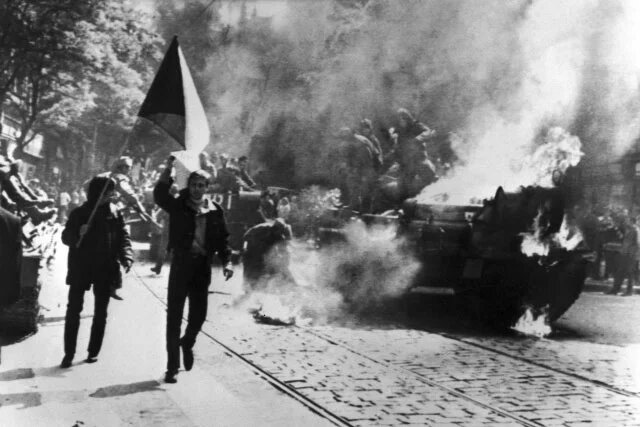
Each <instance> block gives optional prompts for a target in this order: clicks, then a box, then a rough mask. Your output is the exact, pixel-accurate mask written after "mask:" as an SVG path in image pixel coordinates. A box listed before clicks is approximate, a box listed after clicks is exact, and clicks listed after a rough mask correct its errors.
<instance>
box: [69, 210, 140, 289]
mask: <svg viewBox="0 0 640 427" xmlns="http://www.w3.org/2000/svg"><path fill="white" fill-rule="evenodd" d="M92 209H93V205H92V204H90V203H89V202H87V203H84V204H83V205H82V206H80V207H78V208H76V209H74V210H72V211H71V213H70V214H69V219H68V220H67V224H66V226H65V228H64V230H63V232H62V243H64V244H65V245H67V246H69V258H68V271H67V284H68V285H71V286H83V287H84V288H85V289H89V288H90V285H91V283H96V282H97V283H100V284H106V285H108V286H113V285H117V284H119V283H121V281H122V274H121V273H120V266H119V265H118V262H120V264H122V265H123V266H126V265H130V264H131V263H132V262H133V251H132V249H131V239H130V238H129V233H128V232H127V229H126V227H125V223H124V218H123V216H122V213H121V212H120V211H118V210H117V209H116V207H115V206H114V205H112V204H110V203H108V204H105V205H102V206H100V207H98V210H97V211H96V214H95V216H94V218H93V221H92V222H91V225H90V226H89V229H88V231H87V234H86V235H85V236H84V239H83V240H82V243H81V244H80V247H78V248H76V245H77V243H78V239H79V238H80V227H81V226H82V225H83V224H86V223H87V221H88V220H89V216H90V215H91V211H92Z"/></svg>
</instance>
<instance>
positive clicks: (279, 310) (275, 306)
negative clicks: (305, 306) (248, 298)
mask: <svg viewBox="0 0 640 427" xmlns="http://www.w3.org/2000/svg"><path fill="white" fill-rule="evenodd" d="M258 304H259V305H258V307H257V309H255V310H253V317H254V319H256V320H257V321H260V322H263V323H274V324H281V325H295V324H296V323H297V322H296V320H297V319H298V317H299V312H300V309H299V308H297V307H296V306H295V305H291V304H288V303H287V302H284V301H283V300H282V299H281V297H280V296H278V295H269V294H264V295H261V296H260V297H259V299H258Z"/></svg>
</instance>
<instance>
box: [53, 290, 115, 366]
mask: <svg viewBox="0 0 640 427" xmlns="http://www.w3.org/2000/svg"><path fill="white" fill-rule="evenodd" d="M84 293H85V288H84V286H77V285H70V286H69V298H68V303H67V313H66V315H65V319H64V354H65V355H66V356H73V355H74V354H75V353H76V341H77V340H78V329H79V328H80V313H81V312H82V307H83V305H84ZM93 295H94V300H95V304H94V311H93V321H92V322H91V336H90V338H89V347H88V349H87V351H88V353H89V355H90V356H97V355H98V353H100V348H102V340H103V338H104V331H105V328H106V326H107V307H108V306H109V298H110V290H109V285H106V284H95V283H94V285H93Z"/></svg>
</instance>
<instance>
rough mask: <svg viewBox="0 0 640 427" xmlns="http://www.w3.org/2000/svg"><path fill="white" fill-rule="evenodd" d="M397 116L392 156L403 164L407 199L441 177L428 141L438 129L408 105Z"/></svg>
mask: <svg viewBox="0 0 640 427" xmlns="http://www.w3.org/2000/svg"><path fill="white" fill-rule="evenodd" d="M397 115H398V126H397V127H396V128H395V129H394V135H395V139H396V143H395V148H394V150H393V153H392V155H391V157H392V159H393V160H395V161H396V162H397V163H398V166H399V178H398V189H399V197H400V199H405V198H407V197H413V196H415V195H416V194H418V193H419V192H420V190H421V189H422V188H424V187H425V186H427V185H429V184H431V183H432V182H434V181H435V180H436V179H437V175H436V169H435V166H434V165H433V163H432V162H431V160H430V158H429V154H428V151H427V142H428V141H429V140H430V139H431V138H433V137H434V136H435V131H434V130H433V129H430V128H429V127H428V126H427V125H425V124H423V123H420V122H419V121H417V120H416V119H415V118H414V117H413V115H412V114H411V113H410V112H409V111H408V110H407V109H405V108H400V109H399V110H398V113H397Z"/></svg>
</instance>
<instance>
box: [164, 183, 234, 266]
mask: <svg viewBox="0 0 640 427" xmlns="http://www.w3.org/2000/svg"><path fill="white" fill-rule="evenodd" d="M172 183H173V181H171V180H170V181H168V182H164V181H162V180H160V181H158V183H157V184H156V187H155V188H154V189H153V198H154V200H155V202H156V204H157V205H158V206H160V207H161V208H162V209H164V210H165V211H167V212H168V213H169V248H168V249H171V250H173V251H176V252H188V251H189V250H190V249H191V245H192V243H193V238H194V236H195V228H196V220H195V217H196V211H195V210H194V209H193V208H192V207H191V206H189V204H188V203H187V201H188V200H189V190H188V189H186V188H185V189H183V190H181V191H180V193H179V195H178V197H177V198H174V197H173V196H172V195H171V194H169V189H170V188H171V184H172ZM205 203H207V204H208V206H209V211H208V212H207V213H206V218H207V219H206V224H207V225H206V230H205V233H206V235H205V250H206V251H207V255H208V257H209V259H210V260H211V259H212V256H213V255H214V254H217V255H218V258H220V261H222V263H223V264H227V263H228V262H229V256H230V255H231V249H229V245H228V243H227V239H228V238H229V232H228V231H227V224H226V222H225V218H224V211H223V210H222V207H221V206H220V205H219V204H217V203H215V202H213V201H212V200H210V199H206V201H205Z"/></svg>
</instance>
